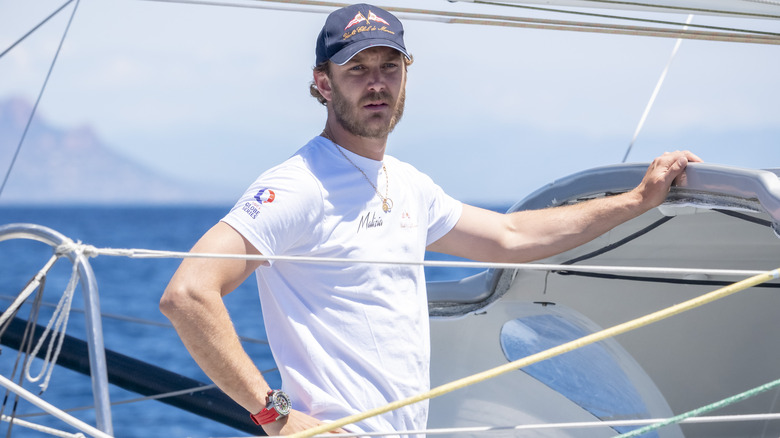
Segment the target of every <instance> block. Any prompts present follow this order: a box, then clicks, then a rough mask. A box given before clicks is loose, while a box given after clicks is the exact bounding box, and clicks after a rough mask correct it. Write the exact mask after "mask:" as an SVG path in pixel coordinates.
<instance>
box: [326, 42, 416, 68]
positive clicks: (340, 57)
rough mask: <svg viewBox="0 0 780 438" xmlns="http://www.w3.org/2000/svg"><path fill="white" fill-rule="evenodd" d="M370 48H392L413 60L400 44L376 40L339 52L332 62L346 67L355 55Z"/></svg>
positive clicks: (354, 44)
mask: <svg viewBox="0 0 780 438" xmlns="http://www.w3.org/2000/svg"><path fill="white" fill-rule="evenodd" d="M369 47H391V48H393V49H395V50H398V51H399V52H401V53H403V55H404V56H406V57H407V58H411V57H410V56H409V54H408V53H406V49H405V48H404V47H401V46H400V45H398V44H395V43H393V42H392V41H388V40H386V39H381V38H376V39H367V40H363V41H359V42H356V43H353V44H350V45H349V46H347V47H345V48H343V49H341V50H339V51H338V52H336V54H335V55H333V56H331V57H330V61H331V62H332V63H334V64H338V65H344V64H346V63H347V62H349V60H350V59H352V58H353V57H354V56H355V55H357V54H358V53H360V52H362V51H363V50H366V49H368V48H369Z"/></svg>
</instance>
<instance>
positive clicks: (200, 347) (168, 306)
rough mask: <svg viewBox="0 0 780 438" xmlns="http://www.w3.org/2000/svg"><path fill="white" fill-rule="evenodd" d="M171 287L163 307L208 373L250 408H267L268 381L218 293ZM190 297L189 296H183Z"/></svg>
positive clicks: (238, 401)
mask: <svg viewBox="0 0 780 438" xmlns="http://www.w3.org/2000/svg"><path fill="white" fill-rule="evenodd" d="M171 287H176V285H175V284H172V286H169V289H168V290H166V293H165V295H164V298H163V300H162V301H161V303H160V308H161V310H162V311H163V313H164V314H165V315H166V316H167V317H168V318H169V319H170V320H171V322H172V323H173V325H174V327H175V328H176V331H177V332H178V334H179V336H180V338H181V340H182V342H183V343H184V345H185V347H187V350H188V351H189V352H190V354H191V355H192V357H193V359H195V361H196V362H197V363H198V365H199V366H200V367H201V369H203V371H204V372H205V373H206V375H207V376H208V377H209V378H210V379H211V380H212V381H213V382H214V383H216V384H217V386H219V388H220V389H222V390H223V391H224V392H225V393H226V394H227V395H228V396H229V397H230V398H232V399H233V400H235V401H236V402H237V403H238V404H240V405H241V406H243V407H244V408H245V409H246V410H247V411H249V412H251V413H256V412H258V411H260V410H261V409H262V408H264V407H265V397H266V392H267V391H268V389H269V386H268V384H267V383H266V381H265V379H264V378H263V376H262V375H261V373H260V371H259V370H258V369H257V367H256V366H255V364H254V363H253V362H252V360H251V359H250V358H249V356H248V355H247V354H246V352H245V351H244V349H243V347H242V346H241V343H240V341H239V339H238V335H237V333H236V330H235V328H234V326H233V324H232V322H231V321H230V317H229V315H228V312H227V309H226V308H225V306H224V304H223V302H222V299H221V296H220V295H219V294H218V293H216V292H215V293H212V294H211V295H208V294H206V295H205V296H204V295H199V296H197V298H194V296H195V295H194V294H189V293H186V292H173V291H172V290H171ZM184 296H186V298H183V297H184Z"/></svg>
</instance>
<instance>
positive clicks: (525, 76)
mask: <svg viewBox="0 0 780 438" xmlns="http://www.w3.org/2000/svg"><path fill="white" fill-rule="evenodd" d="M63 3H64V0H57V1H54V0H36V1H22V0H0V51H2V50H5V48H6V47H8V46H10V45H11V44H12V43H13V42H14V41H16V40H17V39H18V38H20V37H21V36H22V35H23V34H24V33H25V32H27V31H28V30H29V29H31V28H32V27H33V26H35V25H36V24H38V23H39V22H40V21H42V20H43V18H45V17H46V16H48V15H49V14H50V13H51V12H52V11H53V10H55V9H56V8H57V7H59V6H60V5H61V4H63ZM232 3H241V0H235V1H233V2H232ZM258 3H259V2H256V1H250V2H246V1H245V2H244V3H243V4H258ZM377 4H378V5H380V6H388V5H391V4H392V5H397V6H407V7H416V8H428V9H434V10H461V11H467V12H474V13H498V14H503V15H522V16H537V17H545V18H557V19H567V20H569V19H575V20H578V19H579V18H577V17H572V16H560V15H551V14H550V13H538V12H533V11H525V10H519V11H518V10H514V9H509V8H505V7H487V6H481V5H474V4H462V3H451V2H448V1H445V0H418V1H396V2H384V3H377ZM72 8H73V5H70V6H68V7H66V8H65V9H64V10H63V11H62V12H61V13H60V14H58V15H57V16H56V17H54V18H53V19H52V20H50V21H49V22H47V23H46V24H45V25H44V26H43V27H42V28H41V29H40V30H39V31H38V32H36V33H35V34H33V35H32V36H30V37H29V38H27V39H26V40H25V41H23V42H22V43H21V44H19V45H18V46H17V47H15V48H14V49H13V50H12V51H11V52H9V53H8V54H7V55H5V56H4V57H2V58H0V99H2V98H5V97H10V96H16V97H23V98H27V99H29V100H31V101H33V100H34V99H35V97H36V96H37V94H38V92H39V90H40V88H41V86H42V84H43V81H44V78H45V76H46V72H47V70H48V68H49V65H50V64H51V61H52V58H53V56H54V53H55V52H56V49H57V45H58V44H59V41H60V38H61V36H62V33H63V31H64V29H65V26H66V24H67V21H68V19H69V17H70V14H71V11H72ZM318 10H319V11H318V12H301V11H278V10H276V11H274V10H263V9H252V8H239V7H222V6H220V7H217V6H204V5H187V4H174V3H160V2H152V1H142V0H82V1H81V2H80V4H79V6H78V9H77V12H76V14H75V17H74V19H73V22H72V25H71V27H70V30H69V33H68V36H67V38H66V40H65V44H64V46H63V49H62V52H61V53H60V55H59V57H58V59H57V62H56V65H55V66H54V69H53V72H52V76H51V78H50V80H49V82H48V84H47V87H46V91H45V93H44V95H43V98H42V100H41V103H40V106H39V109H38V111H39V114H40V115H41V116H42V117H45V118H47V119H48V120H50V121H51V122H53V123H54V124H55V125H57V126H60V127H63V128H75V127H80V126H85V125H89V126H91V127H92V128H93V129H94V131H95V132H96V133H97V135H98V136H99V137H100V139H101V140H102V141H103V142H104V143H106V144H107V145H109V146H110V147H111V148H112V149H114V150H116V151H117V152H119V153H121V154H123V155H125V156H127V157H129V158H131V159H133V160H136V161H138V162H140V163H142V164H144V165H146V166H148V167H150V168H152V169H154V170H157V171H158V172H161V173H163V174H165V175H169V176H172V177H175V178H179V179H182V180H187V181H200V182H206V183H209V184H213V185H214V186H219V187H225V188H226V190H227V191H229V192H230V193H235V196H236V197H238V195H239V194H240V193H241V192H242V191H243V190H244V188H245V187H246V186H248V185H249V184H250V183H251V181H252V180H254V178H255V177H257V176H258V175H259V174H260V173H261V172H262V171H263V170H265V169H267V168H269V167H271V166H273V165H275V164H277V163H278V162H280V161H282V160H284V159H285V158H287V157H288V156H290V155H291V154H292V153H294V152H295V150H297V149H298V148H299V147H300V146H302V145H303V144H305V143H306V142H307V141H308V140H309V139H311V138H312V137H314V136H315V135H317V134H318V133H319V132H320V131H321V130H322V127H323V126H324V120H325V109H324V108H323V107H322V106H321V105H319V104H318V103H317V102H316V101H315V100H314V99H313V98H311V97H310V96H309V94H308V84H309V82H310V80H311V67H312V65H313V63H314V41H315V39H316V36H317V34H318V33H319V30H320V28H321V26H322V23H323V22H324V20H325V13H324V12H325V11H329V10H331V9H328V8H319V9H318ZM597 12H606V13H618V14H624V15H626V14H628V13H627V12H625V11H597ZM397 15H398V16H399V18H401V20H402V21H403V22H404V24H405V29H406V33H405V40H406V46H407V48H408V49H409V50H410V52H411V53H412V54H413V56H414V64H413V65H412V66H411V67H410V70H409V82H408V86H407V105H406V112H405V114H404V118H403V120H402V121H401V123H400V124H399V125H398V127H397V128H396V130H395V132H393V133H392V134H391V136H390V140H389V142H388V153H389V154H391V155H393V156H396V157H397V158H400V159H402V160H405V161H408V162H410V163H411V164H413V165H414V166H416V167H417V168H418V169H420V170H422V171H423V172H426V173H428V174H429V175H430V176H431V177H432V178H433V179H434V180H435V181H436V182H437V183H438V184H439V185H441V186H442V187H443V188H444V189H445V190H446V191H447V192H448V193H450V194H451V195H453V196H454V197H456V198H458V199H461V200H463V201H466V202H470V203H475V204H483V205H484V204H512V203H514V202H516V201H519V200H521V199H523V198H524V197H525V196H526V195H528V194H530V193H531V192H533V191H534V190H536V189H538V188H540V187H542V186H544V185H546V184H548V183H550V182H553V181H554V180H556V179H558V178H561V177H564V176H566V175H569V174H571V173H574V172H578V171H582V170H586V169H589V168H593V167H598V166H604V165H611V164H616V163H619V162H620V161H621V160H622V159H623V156H624V154H625V152H626V148H627V147H628V145H629V144H630V142H631V138H632V136H633V134H634V131H635V130H636V128H637V124H638V122H639V120H640V117H641V116H642V113H643V111H644V110H645V106H646V105H647V103H648V101H649V99H650V96H651V94H652V92H653V89H654V88H655V86H656V83H657V81H658V79H659V77H660V76H661V73H662V71H663V70H664V68H665V67H666V65H667V63H668V61H669V59H670V55H671V53H672V49H673V47H674V45H675V42H676V41H675V40H674V39H667V38H652V37H638V36H620V35H602V34H591V33H582V32H565V31H553V30H539V29H519V28H507V27H488V26H475V25H465V24H447V23H438V22H431V21H423V20H418V19H414V18H415V17H411V16H409V15H404V14H397ZM635 15H636V14H635ZM646 15H647V14H645V16H646ZM653 17H658V18H663V19H670V20H673V21H678V22H683V21H685V19H686V18H687V17H686V16H685V15H661V14H656V15H653ZM693 23H699V24H702V23H707V24H716V25H725V26H734V27H752V28H755V27H758V28H761V29H765V30H769V31H774V32H780V20H774V21H771V20H741V19H733V18H722V17H705V16H695V17H694V18H693ZM778 77H780V46H771V45H755V44H744V43H728V42H710V41H692V40H685V41H683V42H682V44H681V46H680V48H679V51H678V53H677V55H676V57H675V58H674V59H673V61H672V62H671V64H670V68H669V71H668V75H667V77H666V80H665V82H664V85H663V87H662V88H661V90H660V93H659V94H658V97H657V99H656V101H655V104H654V106H653V108H652V110H651V112H650V113H649V116H648V118H647V120H646V122H645V125H644V127H643V129H642V131H641V132H640V133H639V136H638V139H637V141H636V143H635V145H634V147H633V149H632V152H631V154H630V155H629V157H628V161H629V162H648V161H650V160H652V158H653V157H655V156H657V155H660V154H662V153H663V152H665V151H670V150H675V149H690V150H692V151H693V152H694V153H696V154H698V155H699V156H701V157H702V158H703V159H704V160H705V161H708V162H712V163H717V164H726V165H733V166H741V167H748V168H773V167H775V168H776V167H780V109H778V102H780V84H778ZM6 166H7V163H0V171H2V172H3V173H4V172H5V169H6Z"/></svg>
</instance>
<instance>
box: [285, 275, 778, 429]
mask: <svg viewBox="0 0 780 438" xmlns="http://www.w3.org/2000/svg"><path fill="white" fill-rule="evenodd" d="M777 278H780V268H777V269H774V270H772V271H768V272H765V273H763V274H759V275H755V276H753V277H750V278H747V279H745V280H742V281H739V282H736V283H734V284H731V285H729V286H726V287H722V288H720V289H717V290H714V291H712V292H709V293H707V294H704V295H702V296H699V297H697V298H694V299H691V300H688V301H685V302H682V303H680V304H676V305H674V306H671V307H667V308H665V309H662V310H659V311H657V312H653V313H651V314H648V315H645V316H642V317H640V318H636V319H634V320H631V321H628V322H625V323H623V324H618V325H616V326H613V327H611V328H608V329H605V330H601V331H599V332H596V333H592V334H590V335H588V336H584V337H582V338H579V339H575V340H574V341H571V342H567V343H565V344H561V345H559V346H557V347H553V348H550V349H548V350H546V351H542V352H540V353H537V354H533V355H531V356H527V357H525V358H522V359H518V360H516V361H514V362H510V363H507V364H504V365H501V366H498V367H495V368H492V369H490V370H487V371H483V372H481V373H477V374H473V375H471V376H467V377H464V378H462V379H459V380H455V381H452V382H450V383H446V384H444V385H441V386H438V387H436V388H433V389H431V390H430V391H427V392H424V393H421V394H417V395H414V396H411V397H408V398H405V399H403V400H397V401H394V402H391V403H388V404H387V405H385V406H381V407H379V408H376V409H371V410H369V411H366V412H362V413H359V414H355V415H350V416H347V417H344V418H341V419H339V420H336V421H334V422H332V423H327V424H323V425H320V426H317V427H313V428H310V429H308V430H305V431H302V432H298V433H295V434H292V435H289V437H290V438H308V437H312V436H314V435H317V434H320V433H324V432H329V431H331V430H334V429H338V428H340V427H342V426H346V425H348V424H353V423H356V422H358V421H362V420H365V419H366V418H371V417H374V416H377V415H381V414H384V413H386V412H390V411H392V410H395V409H399V408H402V407H404V406H408V405H411V404H414V403H418V402H421V401H423V400H428V399H431V398H435V397H439V396H441V395H444V394H447V393H449V392H452V391H455V390H457V389H461V388H464V387H466V386H469V385H473V384H475V383H479V382H482V381H485V380H488V379H492V378H494V377H497V376H499V375H502V374H505V373H508V372H510V371H515V370H518V369H520V368H523V367H526V366H529V365H532V364H535V363H537V362H541V361H543V360H547V359H549V358H552V357H555V356H558V355H561V354H563V353H568V352H569V351H573V350H576V349H577V348H581V347H584V346H586V345H590V344H593V343H596V342H599V341H603V340H604V339H608V338H611V337H614V336H617V335H620V334H622V333H626V332H629V331H631V330H635V329H637V328H640V327H644V326H646V325H648V324H651V323H654V322H657V321H660V320H662V319H666V318H668V317H670V316H674V315H677V314H679V313H682V312H685V311H688V310H691V309H695V308H697V307H700V306H703V305H704V304H707V303H711V302H713V301H716V300H718V299H721V298H724V297H727V296H729V295H732V294H734V293H737V292H739V291H742V290H745V289H747V288H749V287H751V286H755V285H757V284H760V283H764V282H767V281H770V280H774V279H777Z"/></svg>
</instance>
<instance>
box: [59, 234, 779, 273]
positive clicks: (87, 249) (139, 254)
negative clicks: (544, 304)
mask: <svg viewBox="0 0 780 438" xmlns="http://www.w3.org/2000/svg"><path fill="white" fill-rule="evenodd" d="M59 249H60V250H61V251H66V252H67V251H82V252H83V254H84V255H85V256H87V257H95V256H97V255H104V256H116V257H130V258H139V259H146V258H207V259H241V260H256V261H288V262H302V263H340V264H356V263H371V264H393V265H414V266H431V267H433V266H435V267H445V268H482V269H488V268H492V269H521V270H528V271H572V272H596V273H599V272H600V273H626V274H627V273H634V274H655V275H723V276H736V277H745V276H750V275H756V274H761V273H763V272H765V271H761V270H746V269H693V268H665V267H641V266H586V265H554V264H545V263H490V262H469V261H444V260H422V261H409V260H373V259H349V258H339V257H303V256H266V255H247V254H217V253H193V252H182V251H161V250H153V249H139V248H96V247H94V246H92V245H84V244H81V243H76V242H72V241H71V242H70V243H67V244H63V245H60V248H59Z"/></svg>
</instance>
